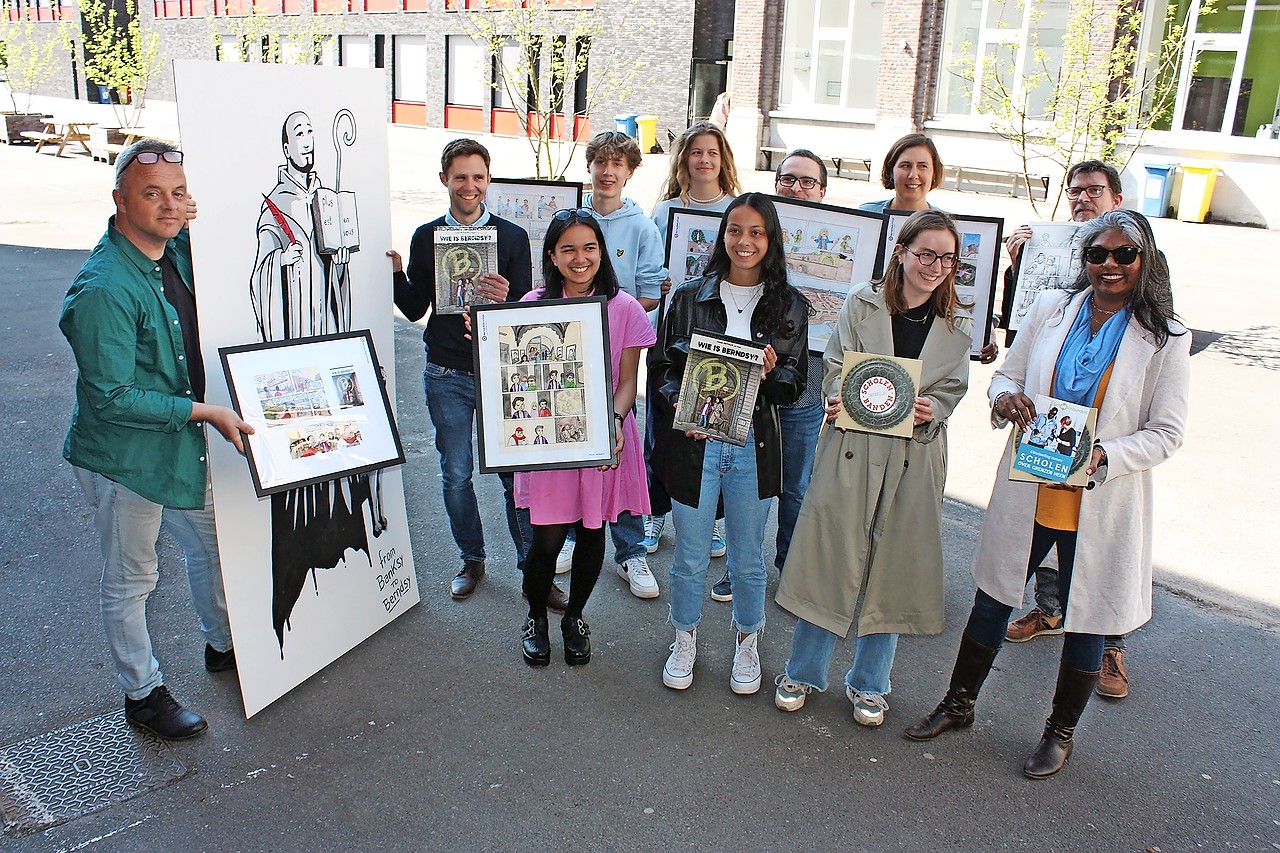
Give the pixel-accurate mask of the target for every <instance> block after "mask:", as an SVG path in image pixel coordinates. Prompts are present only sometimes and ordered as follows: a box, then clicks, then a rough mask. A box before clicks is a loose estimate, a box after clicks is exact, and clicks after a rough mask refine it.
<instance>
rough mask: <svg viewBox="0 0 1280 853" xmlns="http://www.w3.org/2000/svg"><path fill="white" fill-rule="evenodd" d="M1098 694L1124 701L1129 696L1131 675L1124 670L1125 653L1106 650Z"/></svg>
mask: <svg viewBox="0 0 1280 853" xmlns="http://www.w3.org/2000/svg"><path fill="white" fill-rule="evenodd" d="M1097 693H1098V695H1099V696H1103V697H1106V698H1107V699H1123V698H1124V697H1126V696H1128V695H1129V673H1128V672H1126V671H1125V668H1124V652H1123V651H1121V650H1120V649H1106V650H1104V651H1103V652H1102V671H1101V672H1100V673H1098V687H1097Z"/></svg>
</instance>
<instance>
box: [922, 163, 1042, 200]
mask: <svg viewBox="0 0 1280 853" xmlns="http://www.w3.org/2000/svg"><path fill="white" fill-rule="evenodd" d="M945 175H946V182H949V183H950V186H948V187H947V188H948V189H953V190H956V191H957V192H966V191H968V192H978V193H987V194H989V195H1007V196H1012V197H1013V198H1019V197H1021V198H1037V199H1039V200H1040V201H1045V200H1047V199H1048V198H1049V176H1048V175H1024V174H1022V173H1021V172H1008V171H1005V170H1003V169H979V168H974V167H971V166H947V167H946V171H945ZM944 185H945V184H944ZM1032 193H1035V195H1034V196H1033V195H1032Z"/></svg>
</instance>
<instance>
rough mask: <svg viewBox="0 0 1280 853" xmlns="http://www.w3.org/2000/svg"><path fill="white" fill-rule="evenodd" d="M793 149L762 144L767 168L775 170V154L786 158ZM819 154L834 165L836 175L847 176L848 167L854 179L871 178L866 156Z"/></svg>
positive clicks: (869, 164)
mask: <svg viewBox="0 0 1280 853" xmlns="http://www.w3.org/2000/svg"><path fill="white" fill-rule="evenodd" d="M793 150H795V149H793V148H779V147H777V146H776V145H762V146H760V153H761V154H762V155H764V167H765V169H766V170H767V171H770V172H772V171H773V156H774V155H775V154H777V155H779V156H781V157H782V158H784V159H785V158H786V156H787V155H788V154H790V153H791V152H792V151H793ZM814 153H817V152H814ZM818 156H819V157H821V158H822V159H823V160H824V161H826V162H827V163H830V164H831V165H832V167H834V169H835V175H836V177H839V178H842V177H845V175H844V174H843V173H844V170H845V169H848V170H849V171H850V172H852V173H853V174H852V175H851V176H850V177H851V178H852V179H853V180H861V181H869V180H871V161H870V160H869V159H868V158H866V157H857V156H853V155H850V154H818Z"/></svg>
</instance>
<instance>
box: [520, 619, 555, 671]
mask: <svg viewBox="0 0 1280 853" xmlns="http://www.w3.org/2000/svg"><path fill="white" fill-rule="evenodd" d="M520 645H521V647H522V649H523V651H524V662H525V663H527V664H529V666H547V665H548V664H550V663H551V639H550V638H549V637H548V636H547V617H546V616H543V617H541V618H540V619H535V618H533V617H532V616H531V617H529V618H528V619H527V620H525V623H524V633H523V634H521V635H520Z"/></svg>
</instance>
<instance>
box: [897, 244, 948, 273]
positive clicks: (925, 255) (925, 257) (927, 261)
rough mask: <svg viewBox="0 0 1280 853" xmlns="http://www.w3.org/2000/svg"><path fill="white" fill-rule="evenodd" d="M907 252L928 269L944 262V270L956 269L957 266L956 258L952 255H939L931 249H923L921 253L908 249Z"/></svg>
mask: <svg viewBox="0 0 1280 853" xmlns="http://www.w3.org/2000/svg"><path fill="white" fill-rule="evenodd" d="M907 251H908V252H910V253H911V254H913V255H915V256H916V260H917V261H919V262H920V263H921V264H923V265H924V266H926V267H931V266H933V265H934V263H936V262H937V261H942V268H943V269H944V270H949V269H954V268H955V265H956V256H955V255H954V254H951V253H947V254H945V255H939V254H938V253H937V252H934V251H930V250H929V249H922V250H921V251H919V252H917V251H916V250H915V249H907Z"/></svg>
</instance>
